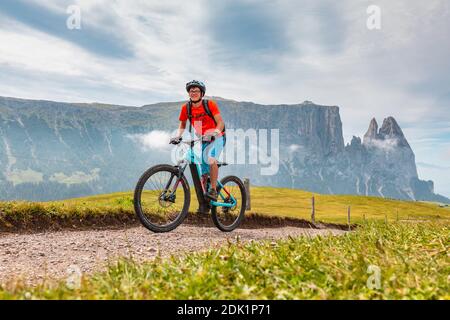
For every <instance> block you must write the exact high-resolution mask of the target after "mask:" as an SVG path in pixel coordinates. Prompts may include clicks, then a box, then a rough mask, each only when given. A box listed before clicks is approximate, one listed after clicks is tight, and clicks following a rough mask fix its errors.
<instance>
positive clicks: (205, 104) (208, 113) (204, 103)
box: [203, 99, 225, 132]
mask: <svg viewBox="0 0 450 320" xmlns="http://www.w3.org/2000/svg"><path fill="white" fill-rule="evenodd" d="M203 109H205V112H206V114H207V115H208V116H210V117H211V118H212V119H213V120H214V124H215V125H216V126H217V121H216V119H214V116H213V114H212V112H211V110H210V109H209V100H206V99H203ZM222 132H225V126H224V127H223V130H222Z"/></svg>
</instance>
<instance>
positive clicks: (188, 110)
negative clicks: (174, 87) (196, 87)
mask: <svg viewBox="0 0 450 320" xmlns="http://www.w3.org/2000/svg"><path fill="white" fill-rule="evenodd" d="M191 108H192V105H191V101H190V100H189V101H188V103H187V104H186V110H187V116H188V120H189V135H190V134H191V132H192V111H191Z"/></svg>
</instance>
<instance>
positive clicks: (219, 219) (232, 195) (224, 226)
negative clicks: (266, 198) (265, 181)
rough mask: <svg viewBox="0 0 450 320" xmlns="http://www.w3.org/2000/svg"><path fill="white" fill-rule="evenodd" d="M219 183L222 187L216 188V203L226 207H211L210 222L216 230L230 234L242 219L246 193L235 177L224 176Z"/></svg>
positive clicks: (239, 180)
mask: <svg viewBox="0 0 450 320" xmlns="http://www.w3.org/2000/svg"><path fill="white" fill-rule="evenodd" d="M220 182H221V184H222V186H223V187H220V186H218V187H217V194H218V198H217V202H218V204H224V205H227V206H216V205H214V206H212V207H211V214H212V220H213V222H214V224H215V225H216V227H217V228H219V229H220V230H222V231H225V232H230V231H233V230H234V229H236V228H237V227H238V226H239V225H240V224H241V222H242V219H244V215H245V208H246V205H247V193H246V191H245V187H244V184H243V183H242V181H241V179H239V178H238V177H236V176H226V177H225V178H223V179H222V180H220Z"/></svg>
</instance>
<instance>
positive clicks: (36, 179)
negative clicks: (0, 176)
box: [5, 168, 43, 186]
mask: <svg viewBox="0 0 450 320" xmlns="http://www.w3.org/2000/svg"><path fill="white" fill-rule="evenodd" d="M5 176H6V180H7V181H10V182H12V183H13V185H14V186H16V185H18V184H22V183H35V184H36V183H40V182H42V181H43V174H42V173H41V172H38V171H34V170H32V169H30V168H28V169H26V170H19V169H14V170H12V171H11V172H7V173H6V174H5Z"/></svg>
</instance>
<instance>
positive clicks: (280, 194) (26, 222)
mask: <svg viewBox="0 0 450 320" xmlns="http://www.w3.org/2000/svg"><path fill="white" fill-rule="evenodd" d="M191 192H192V194H191V211H195V209H196V208H197V200H196V196H195V194H194V191H193V190H191ZM312 196H313V194H312V193H311V192H307V191H303V190H295V189H287V188H270V187H252V188H251V206H252V208H251V210H250V211H247V214H251V213H258V214H262V215H268V216H280V217H294V218H303V219H307V220H310V219H311V197H312ZM314 197H315V206H316V221H323V222H333V223H344V224H345V223H347V208H348V206H350V207H351V222H352V223H360V222H362V221H363V217H365V218H366V219H367V220H384V219H385V218H387V219H388V220H389V221H394V220H397V219H399V220H408V219H409V220H436V219H443V220H446V221H449V219H450V208H449V207H444V208H441V207H439V205H438V204H437V203H429V202H417V201H399V200H390V199H383V198H380V197H367V196H354V195H322V194H314ZM67 221H69V222H67ZM111 221H115V223H116V222H117V221H118V222H119V223H122V222H123V223H129V222H130V221H135V215H134V208H133V194H132V192H118V193H113V194H102V195H95V196H89V197H83V198H74V199H67V200H62V201H52V202H16V201H13V202H0V230H5V229H6V230H7V229H8V228H9V227H11V226H14V225H21V226H25V228H26V226H34V225H37V224H42V225H43V226H45V224H52V223H53V224H55V223H60V224H62V225H64V224H67V223H69V224H74V225H77V226H79V225H83V224H84V223H86V224H92V223H93V224H95V223H97V222H100V224H102V223H104V224H108V223H109V222H111ZM116 224H117V223H116Z"/></svg>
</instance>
